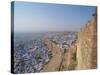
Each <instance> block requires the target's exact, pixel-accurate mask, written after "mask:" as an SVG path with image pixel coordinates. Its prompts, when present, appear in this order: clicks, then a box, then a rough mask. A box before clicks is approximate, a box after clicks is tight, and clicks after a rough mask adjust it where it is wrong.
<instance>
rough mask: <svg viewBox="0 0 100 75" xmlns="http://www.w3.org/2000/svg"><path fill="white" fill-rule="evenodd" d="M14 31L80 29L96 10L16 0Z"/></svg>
mask: <svg viewBox="0 0 100 75" xmlns="http://www.w3.org/2000/svg"><path fill="white" fill-rule="evenodd" d="M14 6H15V8H14V31H15V32H42V31H66V30H67V31H78V30H79V29H80V28H81V27H82V26H83V25H84V24H85V23H86V22H87V21H88V20H89V19H90V18H91V15H92V14H93V13H94V11H95V7H91V6H74V5H68V6H67V5H62V4H45V3H30V2H15V5H14Z"/></svg>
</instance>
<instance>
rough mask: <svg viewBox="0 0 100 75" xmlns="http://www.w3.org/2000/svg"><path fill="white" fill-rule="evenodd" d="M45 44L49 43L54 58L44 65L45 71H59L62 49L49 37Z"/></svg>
mask: <svg viewBox="0 0 100 75" xmlns="http://www.w3.org/2000/svg"><path fill="white" fill-rule="evenodd" d="M45 44H47V47H48V49H49V51H51V52H52V58H51V59H50V61H49V62H48V63H46V64H45V65H44V67H43V72H50V71H59V68H60V65H61V62H62V50H60V48H59V47H58V46H57V45H56V44H55V43H53V42H51V41H50V40H48V39H45Z"/></svg>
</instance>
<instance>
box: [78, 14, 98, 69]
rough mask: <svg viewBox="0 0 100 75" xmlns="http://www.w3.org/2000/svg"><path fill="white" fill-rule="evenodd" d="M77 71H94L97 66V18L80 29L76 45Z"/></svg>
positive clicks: (93, 18)
mask: <svg viewBox="0 0 100 75" xmlns="http://www.w3.org/2000/svg"><path fill="white" fill-rule="evenodd" d="M77 61H78V64H77V69H92V68H93V69H94V68H96V67H97V66H96V65H97V17H96V15H93V17H92V19H91V20H90V21H88V23H87V24H86V25H85V26H84V27H83V28H81V30H80V32H79V33H78V43H77Z"/></svg>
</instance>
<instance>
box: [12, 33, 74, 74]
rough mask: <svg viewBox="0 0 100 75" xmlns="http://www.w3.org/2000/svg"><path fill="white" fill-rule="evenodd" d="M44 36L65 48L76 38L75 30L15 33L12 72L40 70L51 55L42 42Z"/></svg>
mask: <svg viewBox="0 0 100 75" xmlns="http://www.w3.org/2000/svg"><path fill="white" fill-rule="evenodd" d="M44 36H46V37H47V38H48V39H49V40H50V41H52V42H53V43H56V44H57V46H58V47H59V48H65V49H67V48H68V47H69V46H70V45H71V43H72V42H73V41H74V40H75V39H76V33H75V32H66V33H65V32H64V33H63V32H52V33H45V34H44V33H36V34H27V33H26V34H17V35H16V36H15V37H14V43H15V44H14V46H15V47H14V72H15V73H31V72H41V71H42V70H43V65H44V64H45V63H48V62H49V61H50V59H51V58H52V57H53V56H52V52H51V51H49V50H48V47H47V46H46V44H45V43H44V42H43V40H42V39H43V38H44Z"/></svg>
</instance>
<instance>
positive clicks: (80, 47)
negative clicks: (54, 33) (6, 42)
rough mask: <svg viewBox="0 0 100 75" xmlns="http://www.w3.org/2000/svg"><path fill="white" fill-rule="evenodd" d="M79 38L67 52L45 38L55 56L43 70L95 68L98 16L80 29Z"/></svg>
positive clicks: (94, 16)
mask: <svg viewBox="0 0 100 75" xmlns="http://www.w3.org/2000/svg"><path fill="white" fill-rule="evenodd" d="M76 35H77V39H75V41H74V42H73V43H72V44H71V46H70V47H69V48H68V49H67V51H66V52H64V50H62V49H61V48H59V47H58V46H57V45H56V44H55V43H54V42H52V41H50V40H49V39H45V41H44V42H45V44H47V47H48V48H49V50H50V51H51V52H52V54H53V57H52V58H51V60H50V61H49V62H48V63H47V64H45V65H44V67H43V71H59V70H60V71H61V70H75V69H95V68H96V67H97V16H96V15H95V14H94V15H93V17H92V19H91V20H90V21H88V22H87V23H86V25H84V27H82V28H81V29H80V31H79V32H78V33H77V34H76Z"/></svg>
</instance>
